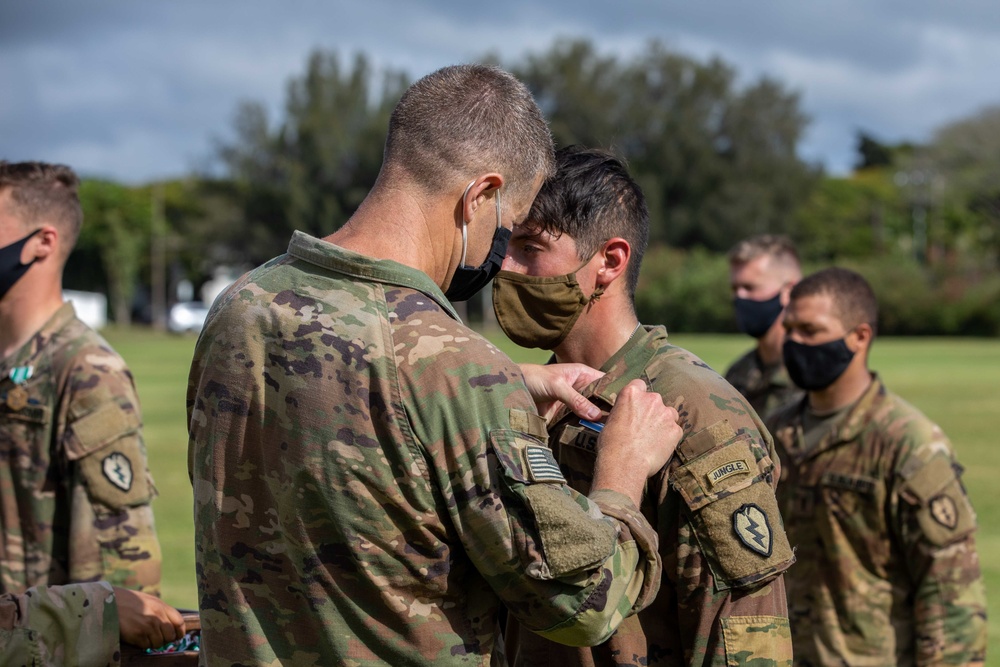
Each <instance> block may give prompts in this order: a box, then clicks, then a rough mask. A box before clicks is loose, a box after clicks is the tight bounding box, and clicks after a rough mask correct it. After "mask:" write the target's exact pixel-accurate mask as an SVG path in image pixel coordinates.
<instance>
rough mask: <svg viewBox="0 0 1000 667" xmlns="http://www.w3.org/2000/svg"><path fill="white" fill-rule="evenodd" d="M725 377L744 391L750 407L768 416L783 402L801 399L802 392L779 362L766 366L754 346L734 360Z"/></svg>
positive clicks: (763, 416)
mask: <svg viewBox="0 0 1000 667" xmlns="http://www.w3.org/2000/svg"><path fill="white" fill-rule="evenodd" d="M726 381H727V382H729V384H731V385H733V386H734V387H736V391H738V392H740V393H741V394H743V397H744V398H746V399H747V402H748V403H750V405H751V407H753V409H754V410H755V411H756V412H757V414H758V415H760V417H761V419H764V418H766V417H767V415H769V414H771V413H772V412H774V411H775V410H777V409H778V408H780V407H781V406H782V405H785V404H786V403H791V402H792V401H798V400H801V399H802V397H803V396H805V392H804V391H802V390H801V389H799V388H798V387H796V386H795V384H794V383H793V382H792V379H791V378H790V377H788V371H787V370H785V366H784V364H782V363H777V364H772V365H770V366H765V365H764V364H762V363H761V361H760V357H759V356H758V355H757V349H756V348H754V349H752V350H750V351H749V352H747V353H746V354H744V355H743V356H742V357H740V358H739V359H737V360H736V361H734V362H733V365H732V366H730V367H729V370H727V371H726Z"/></svg>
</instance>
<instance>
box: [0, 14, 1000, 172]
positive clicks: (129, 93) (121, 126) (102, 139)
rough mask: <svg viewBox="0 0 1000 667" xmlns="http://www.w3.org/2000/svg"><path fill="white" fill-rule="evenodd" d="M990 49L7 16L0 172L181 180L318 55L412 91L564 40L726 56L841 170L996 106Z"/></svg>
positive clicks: (914, 37) (764, 27) (397, 17)
mask: <svg viewBox="0 0 1000 667" xmlns="http://www.w3.org/2000/svg"><path fill="white" fill-rule="evenodd" d="M998 32H1000V5H998V4H997V3H995V2H987V1H985V0H962V1H960V2H953V3H949V4H940V3H938V2H932V1H931V0H914V1H913V2H908V3H902V2H898V1H896V0H892V1H883V2H878V3H870V2H863V1H862V0H843V1H842V2H832V1H823V2H815V3H799V2H792V1H791V0H784V1H775V2H771V3H750V2H746V0H715V1H713V2H711V3H704V2H702V3H695V2H662V1H653V0H650V1H645V0H631V1H628V0H626V1H623V2H619V3H607V2H604V1H598V0H573V2H569V1H568V0H555V1H552V2H547V3H537V2H529V1H528V0H511V1H510V2H508V3H507V4H504V5H502V6H497V7H495V8H493V9H489V8H470V6H469V5H468V3H465V2H458V1H457V0H433V1H432V0H419V1H416V2H402V1H399V2H394V1H391V0H366V2H364V3H329V2H324V1H321V0H291V1H288V2H282V3H280V4H279V3H277V2H253V3H248V2H245V0H244V1H239V0H213V1H212V2H200V1H196V0H174V1H172V2H169V3H166V2H163V3H148V2H145V3H144V2H135V1H134V0H90V1H88V2H78V1H76V0H34V1H32V2H7V3H3V6H2V7H0V86H2V90H3V91H4V94H3V95H0V156H2V157H4V158H7V159H36V158H37V159H45V160H54V161H63V162H67V163H69V164H72V165H74V166H75V167H77V168H78V169H79V170H80V171H81V172H83V173H87V174H99V175H105V176H109V177H113V178H118V179H122V180H126V181H129V182H139V181H143V180H148V179H150V178H154V177H162V176H173V175H179V174H181V173H184V172H185V171H187V170H189V169H190V168H191V167H192V166H193V165H195V164H197V163H198V162H199V161H203V160H204V159H205V158H206V157H207V156H208V155H209V154H210V152H211V139H212V137H213V136H219V135H223V134H225V133H226V132H227V131H228V129H229V126H230V121H231V118H232V114H233V112H234V110H235V108H236V105H237V103H238V102H239V101H240V100H243V99H254V100H258V101H261V102H263V103H265V104H266V105H268V106H269V107H270V108H271V109H273V110H275V111H277V110H278V109H279V108H280V105H281V103H282V101H283V98H284V90H285V84H286V82H287V80H288V79H289V78H290V77H292V76H294V75H296V74H298V73H299V72H300V71H301V70H302V68H303V66H304V63H305V58H306V56H307V54H308V53H309V52H310V51H311V50H312V49H313V48H325V49H331V50H335V51H337V52H338V53H341V54H342V55H344V56H349V55H351V54H353V53H357V52H364V53H366V54H367V55H368V56H369V57H370V58H371V59H372V60H373V62H374V63H375V64H376V66H380V67H388V66H391V67H395V68H403V69H405V70H406V71H408V72H409V74H410V75H411V76H419V75H421V74H424V73H426V72H428V71H431V70H433V69H435V68H436V67H440V66H442V65H446V64H450V63H454V62H461V61H468V60H471V59H474V58H476V57H478V56H480V55H482V54H484V53H486V52H488V51H490V52H497V53H500V54H501V56H502V57H503V58H504V59H506V60H508V61H509V60H514V59H517V58H520V57H521V56H523V54H525V53H526V52H528V51H532V52H539V51H543V50H546V49H547V48H548V47H549V46H550V45H551V43H552V41H553V39H554V38H555V37H556V36H557V35H563V36H580V37H588V38H590V39H592V40H593V41H594V42H595V43H596V44H597V45H598V47H599V48H600V49H601V50H602V51H605V52H615V53H621V54H624V55H628V54H631V53H635V52H637V51H639V50H640V49H642V48H643V47H644V45H645V44H646V43H647V42H648V41H649V40H650V39H653V38H656V39H661V40H663V41H664V42H665V43H667V44H668V45H669V46H671V47H673V48H677V49H679V50H681V51H684V52H686V53H689V54H691V55H694V56H696V57H699V58H706V57H710V56H713V55H718V56H720V57H722V58H723V59H724V60H726V61H728V62H730V63H731V64H732V65H734V66H735V67H736V68H737V69H738V71H739V73H740V76H741V79H742V80H743V81H747V82H749V81H751V80H753V79H756V78H757V77H759V76H763V75H767V76H770V77H772V78H776V79H778V80H780V81H782V82H783V83H784V84H785V85H787V86H788V87H790V88H791V89H793V90H796V91H798V92H799V93H800V94H801V96H802V100H803V106H804V108H805V110H806V111H807V113H809V115H810V116H811V117H812V119H813V122H812V124H811V126H810V130H809V132H808V135H807V137H806V141H805V142H804V144H803V146H802V154H803V156H804V157H806V158H807V159H810V160H815V161H821V162H823V163H824V164H826V165H827V167H828V168H830V169H832V170H834V171H843V170H845V169H847V168H848V167H849V166H850V164H851V162H852V161H853V141H854V132H855V131H856V130H857V129H858V128H863V129H866V130H868V131H870V132H874V133H875V134H876V135H877V136H880V137H883V138H885V139H888V140H897V139H902V138H912V139H917V140H919V139H923V138H925V137H926V136H928V135H929V133H930V132H931V131H932V130H933V129H934V128H935V127H937V126H939V125H940V124H942V123H944V122H947V121H949V120H953V119H956V118H958V117H960V116H962V115H965V114H969V113H972V112H973V111H975V110H976V109H977V108H979V107H981V106H984V105H986V104H987V103H990V102H996V101H997V97H998V94H997V92H996V91H998V90H1000V85H998V84H1000V73H998V72H997V71H996V69H995V67H994V66H993V63H996V62H998V61H1000V58H998V57H1000V39H998V34H997V33H998Z"/></svg>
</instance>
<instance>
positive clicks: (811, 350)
mask: <svg viewBox="0 0 1000 667" xmlns="http://www.w3.org/2000/svg"><path fill="white" fill-rule="evenodd" d="M781 356H782V357H783V358H784V361H785V368H786V369H787V370H788V377H790V378H792V382H794V383H795V384H796V385H798V386H799V387H801V388H802V389H805V390H806V391H819V390H820V389H826V388H827V387H829V386H830V385H831V384H833V383H834V382H836V380H837V378H839V377H840V376H841V375H843V374H844V371H846V370H847V367H848V366H849V365H850V364H851V359H853V358H854V353H853V352H851V351H850V350H849V349H848V348H847V343H846V342H845V340H844V339H843V338H841V339H839V340H831V341H830V342H829V343H821V344H820V345H803V344H802V343H796V342H795V341H793V340H786V341H785V344H784V345H783V346H782V348H781Z"/></svg>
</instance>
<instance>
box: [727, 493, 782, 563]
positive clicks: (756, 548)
mask: <svg viewBox="0 0 1000 667" xmlns="http://www.w3.org/2000/svg"><path fill="white" fill-rule="evenodd" d="M733 532H735V533H736V537H738V538H739V539H740V542H742V543H743V546H745V547H747V548H748V549H750V550H751V551H753V552H754V553H757V554H760V555H761V556H763V557H764V558H768V557H769V556H770V555H771V547H772V546H773V541H772V539H771V524H770V522H769V521H768V520H767V514H765V513H764V510H762V509H761V508H760V507H758V506H757V505H754V504H753V503H747V504H746V505H743V506H742V507H740V508H739V509H738V510H736V511H735V512H733Z"/></svg>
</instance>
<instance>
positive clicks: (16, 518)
mask: <svg viewBox="0 0 1000 667" xmlns="http://www.w3.org/2000/svg"><path fill="white" fill-rule="evenodd" d="M26 369H30V377H28V378H27V379H26V380H24V376H25V375H27V374H28V372H27V370H26ZM12 374H13V375H14V378H16V379H17V380H18V382H15V379H14V378H12V377H11V375H12ZM141 425H142V419H141V416H140V412H139V400H138V398H137V396H136V392H135V385H134V383H133V380H132V375H131V373H130V372H129V370H128V368H127V367H126V366H125V362H124V361H123V360H122V358H121V357H120V356H118V354H116V353H115V352H114V350H112V349H111V347H110V346H109V345H108V344H107V342H105V340H104V339H103V338H101V337H100V336H99V335H98V334H97V333H96V332H94V331H93V330H92V329H90V328H89V327H88V326H87V325H85V324H84V323H83V322H81V321H80V320H78V319H77V318H76V315H75V313H74V311H73V306H72V304H70V303H66V304H64V305H63V306H62V307H61V308H60V309H59V310H58V311H57V312H56V313H55V314H54V315H53V316H52V318H50V319H49V321H48V322H47V323H46V324H45V325H44V326H43V327H42V328H41V329H40V330H39V331H38V332H37V333H35V334H34V335H33V336H32V337H31V339H30V340H29V341H28V342H27V343H25V344H24V345H23V346H22V347H21V348H20V349H19V350H17V351H16V352H14V353H13V354H12V355H11V356H9V357H8V358H6V359H4V360H3V361H2V362H0V452H2V459H0V529H2V536H0V540H2V542H0V591H2V592H6V593H21V592H23V591H25V590H26V589H28V588H29V587H31V586H40V585H52V584H65V583H70V582H88V581H97V580H99V579H103V580H105V581H108V582H111V583H112V584H114V585H116V586H123V587H127V588H134V589H138V590H142V591H145V592H147V593H153V594H158V592H159V586H160V565H161V563H160V545H159V542H158V541H157V539H156V531H155V527H154V523H153V512H152V509H151V507H150V501H151V500H152V498H153V495H154V493H155V491H154V488H153V482H152V478H151V477H150V474H149V469H148V466H147V463H146V449H145V445H144V443H143V440H142V433H141Z"/></svg>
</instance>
